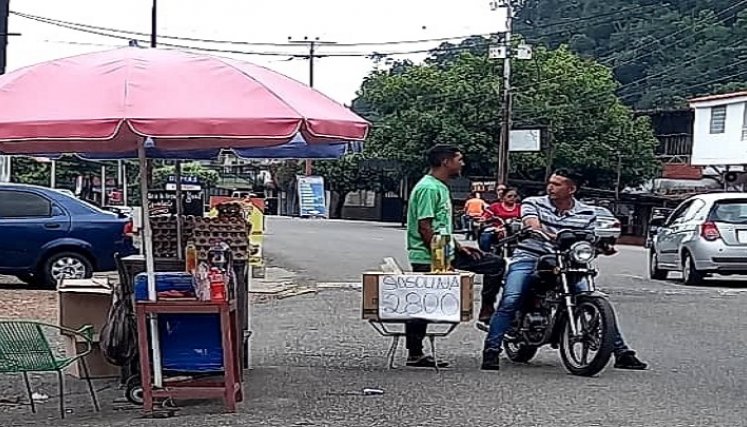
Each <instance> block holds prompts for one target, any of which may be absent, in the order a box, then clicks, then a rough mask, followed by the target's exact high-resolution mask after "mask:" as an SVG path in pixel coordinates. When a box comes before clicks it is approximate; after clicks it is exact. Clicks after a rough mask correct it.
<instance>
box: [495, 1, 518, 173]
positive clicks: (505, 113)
mask: <svg viewBox="0 0 747 427" xmlns="http://www.w3.org/2000/svg"><path fill="white" fill-rule="evenodd" d="M492 4H493V5H495V6H493V7H494V9H493V10H497V7H496V6H497V4H496V2H493V3H492ZM502 7H505V8H506V32H505V33H504V34H503V50H504V53H505V55H503V85H502V86H503V96H502V99H503V101H502V104H503V106H502V108H501V110H502V118H501V135H500V140H499V143H498V172H497V176H496V187H497V186H498V185H499V184H504V185H506V184H508V146H509V141H510V140H511V25H512V22H511V21H512V18H513V10H512V9H511V0H503V5H502Z"/></svg>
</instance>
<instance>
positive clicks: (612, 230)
mask: <svg viewBox="0 0 747 427" xmlns="http://www.w3.org/2000/svg"><path fill="white" fill-rule="evenodd" d="M594 210H596V212H597V223H596V227H595V230H594V233H595V234H596V235H597V236H598V237H600V238H602V239H606V240H610V241H611V242H614V241H616V240H617V239H619V238H620V231H621V229H620V220H619V219H617V217H615V215H613V214H612V212H610V210H609V209H607V208H603V207H601V206H594Z"/></svg>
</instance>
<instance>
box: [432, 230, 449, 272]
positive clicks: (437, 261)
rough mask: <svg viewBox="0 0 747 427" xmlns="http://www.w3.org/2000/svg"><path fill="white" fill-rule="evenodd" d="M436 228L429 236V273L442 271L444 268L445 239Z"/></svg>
mask: <svg viewBox="0 0 747 427" xmlns="http://www.w3.org/2000/svg"><path fill="white" fill-rule="evenodd" d="M442 232H443V230H438V231H437V232H436V233H435V234H433V237H431V273H442V272H444V271H445V270H446V250H447V249H446V245H445V243H446V240H445V239H444V236H443V234H442Z"/></svg>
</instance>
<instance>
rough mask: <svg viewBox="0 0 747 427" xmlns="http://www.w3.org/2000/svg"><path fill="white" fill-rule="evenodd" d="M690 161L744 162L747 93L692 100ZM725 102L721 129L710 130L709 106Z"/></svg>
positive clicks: (709, 163) (746, 147) (706, 162)
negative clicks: (697, 100)
mask: <svg viewBox="0 0 747 427" xmlns="http://www.w3.org/2000/svg"><path fill="white" fill-rule="evenodd" d="M692 106H693V107H694V108H695V123H694V125H693V128H694V129H693V154H692V159H691V161H690V163H691V164H693V165H702V166H706V165H741V164H747V141H743V140H742V129H743V128H744V126H745V106H747V96H745V97H735V98H729V99H720V100H712V101H706V102H702V103H694V104H693V105H692ZM717 106H726V120H725V131H724V132H723V133H711V109H712V108H713V107H717Z"/></svg>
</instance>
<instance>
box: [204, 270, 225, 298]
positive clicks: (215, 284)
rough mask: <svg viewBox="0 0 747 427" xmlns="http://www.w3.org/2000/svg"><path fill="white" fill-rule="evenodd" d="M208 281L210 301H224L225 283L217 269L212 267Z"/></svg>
mask: <svg viewBox="0 0 747 427" xmlns="http://www.w3.org/2000/svg"><path fill="white" fill-rule="evenodd" d="M208 280H209V281H210V301H212V302H223V301H225V300H226V282H225V279H224V277H223V273H222V272H221V271H220V269H219V268H217V267H213V268H211V269H210V273H209V274H208Z"/></svg>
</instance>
